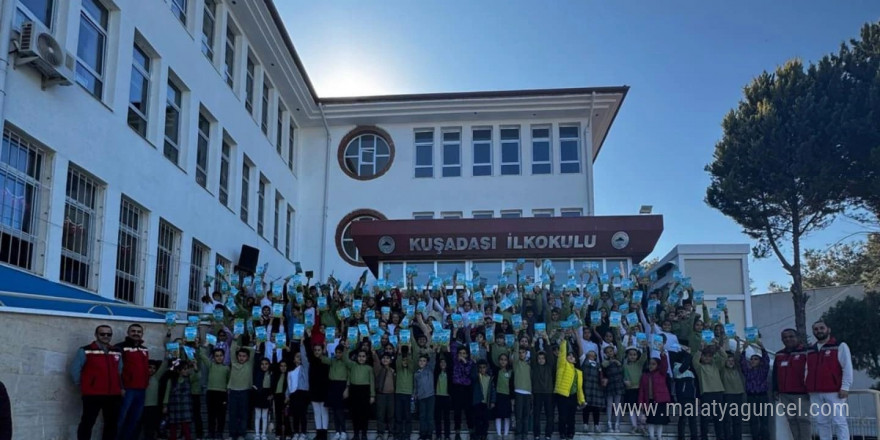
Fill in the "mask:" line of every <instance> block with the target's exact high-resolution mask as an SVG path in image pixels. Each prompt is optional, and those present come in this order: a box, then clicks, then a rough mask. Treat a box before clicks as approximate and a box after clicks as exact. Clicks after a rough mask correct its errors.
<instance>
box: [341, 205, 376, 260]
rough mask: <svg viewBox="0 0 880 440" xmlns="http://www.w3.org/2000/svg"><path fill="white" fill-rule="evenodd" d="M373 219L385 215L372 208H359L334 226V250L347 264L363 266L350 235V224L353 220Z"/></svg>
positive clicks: (366, 220)
mask: <svg viewBox="0 0 880 440" xmlns="http://www.w3.org/2000/svg"><path fill="white" fill-rule="evenodd" d="M374 220H386V218H385V216H384V215H383V214H382V213H381V212H379V211H374V210H372V209H359V210H357V211H354V212H352V213H350V214H348V215H346V216H345V217H343V218H342V221H340V222H339V225H338V226H336V250H337V251H338V252H339V256H340V257H342V259H343V260H345V261H346V262H347V263H348V264H353V265H355V266H363V265H364V262H363V260H361V255H360V252H358V249H357V246H355V245H354V238H353V237H352V236H351V225H352V223H354V222H371V221H374Z"/></svg>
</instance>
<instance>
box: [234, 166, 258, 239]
mask: <svg viewBox="0 0 880 440" xmlns="http://www.w3.org/2000/svg"><path fill="white" fill-rule="evenodd" d="M253 168H254V167H253V164H252V163H251V162H250V161H248V158H247V156H245V157H244V160H243V161H242V162H241V198H240V203H239V207H240V209H239V215H238V217H239V218H240V219H241V221H243V222H244V224H246V225H248V226H250V203H251V199H250V194H248V193H249V192H250V186H251V172H252V170H253Z"/></svg>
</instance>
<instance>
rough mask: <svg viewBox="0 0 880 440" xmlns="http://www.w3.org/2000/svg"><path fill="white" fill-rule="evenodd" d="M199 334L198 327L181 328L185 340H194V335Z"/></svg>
mask: <svg viewBox="0 0 880 440" xmlns="http://www.w3.org/2000/svg"><path fill="white" fill-rule="evenodd" d="M198 334H199V329H198V328H196V327H189V326H188V327H186V328H185V329H183V337H184V339H185V340H186V342H195V340H196V336H198Z"/></svg>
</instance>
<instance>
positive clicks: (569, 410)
mask: <svg viewBox="0 0 880 440" xmlns="http://www.w3.org/2000/svg"><path fill="white" fill-rule="evenodd" d="M553 397H555V398H556V407H557V408H559V437H560V438H574V413H575V409H577V396H576V395H575V396H567V397H566V396H561V395H559V394H554V395H553Z"/></svg>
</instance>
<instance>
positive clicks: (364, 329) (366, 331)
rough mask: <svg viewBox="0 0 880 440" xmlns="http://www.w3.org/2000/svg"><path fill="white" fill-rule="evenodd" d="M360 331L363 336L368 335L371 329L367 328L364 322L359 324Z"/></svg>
mask: <svg viewBox="0 0 880 440" xmlns="http://www.w3.org/2000/svg"><path fill="white" fill-rule="evenodd" d="M357 328H358V333H360V334H361V337H364V336H367V335H369V334H370V329H368V328H367V325H366V324H364V323H360V324H358V327H357Z"/></svg>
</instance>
